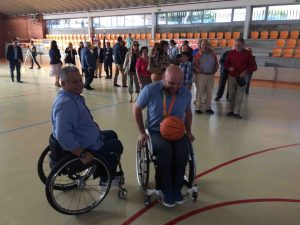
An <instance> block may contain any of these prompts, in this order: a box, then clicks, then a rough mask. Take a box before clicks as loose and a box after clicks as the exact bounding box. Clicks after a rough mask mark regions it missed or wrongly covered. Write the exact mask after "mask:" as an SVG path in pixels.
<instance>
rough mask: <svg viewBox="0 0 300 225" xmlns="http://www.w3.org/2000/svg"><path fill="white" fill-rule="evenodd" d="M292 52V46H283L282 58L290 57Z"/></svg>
mask: <svg viewBox="0 0 300 225" xmlns="http://www.w3.org/2000/svg"><path fill="white" fill-rule="evenodd" d="M293 54H294V49H293V48H285V49H283V57H284V58H292V57H293Z"/></svg>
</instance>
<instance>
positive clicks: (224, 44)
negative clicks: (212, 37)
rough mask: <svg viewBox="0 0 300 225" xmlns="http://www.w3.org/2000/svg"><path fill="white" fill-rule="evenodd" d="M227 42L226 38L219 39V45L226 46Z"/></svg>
mask: <svg viewBox="0 0 300 225" xmlns="http://www.w3.org/2000/svg"><path fill="white" fill-rule="evenodd" d="M226 43H227V40H226V39H221V40H219V47H226Z"/></svg>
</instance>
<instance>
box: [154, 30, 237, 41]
mask: <svg viewBox="0 0 300 225" xmlns="http://www.w3.org/2000/svg"><path fill="white" fill-rule="evenodd" d="M240 36H241V32H217V33H216V32H201V33H200V32H199V33H170V32H169V33H156V34H155V39H156V40H160V39H180V38H183V39H184V38H186V39H200V38H201V39H207V38H209V39H215V38H217V39H223V38H225V39H232V38H233V39H237V38H239V37H240Z"/></svg>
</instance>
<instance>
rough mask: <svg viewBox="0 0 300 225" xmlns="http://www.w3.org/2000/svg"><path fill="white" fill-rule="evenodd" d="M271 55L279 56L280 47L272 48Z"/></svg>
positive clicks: (280, 52) (280, 54) (280, 53)
mask: <svg viewBox="0 0 300 225" xmlns="http://www.w3.org/2000/svg"><path fill="white" fill-rule="evenodd" d="M272 56H273V57H281V56H282V48H274V49H273V55H272Z"/></svg>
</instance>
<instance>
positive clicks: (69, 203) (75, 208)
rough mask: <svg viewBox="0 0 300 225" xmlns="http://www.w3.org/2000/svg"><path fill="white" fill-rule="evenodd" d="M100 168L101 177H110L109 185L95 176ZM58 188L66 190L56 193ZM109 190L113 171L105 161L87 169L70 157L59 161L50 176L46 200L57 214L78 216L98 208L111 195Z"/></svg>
mask: <svg viewBox="0 0 300 225" xmlns="http://www.w3.org/2000/svg"><path fill="white" fill-rule="evenodd" d="M74 165H76V166H74ZM78 166H79V168H80V169H78ZM100 167H101V175H102V176H104V174H105V176H106V177H107V181H106V182H103V181H101V178H100V177H99V176H98V175H96V174H97V172H96V171H97V169H98V168H100ZM74 168H75V169H74ZM69 184H72V185H69ZM57 186H60V187H65V189H64V191H60V190H57V188H56V187H57ZM110 186H111V169H110V166H109V164H108V163H107V162H106V161H105V159H103V158H101V157H98V156H97V157H94V159H93V161H92V163H90V164H89V165H88V166H84V165H83V164H82V163H81V161H80V159H79V158H76V157H74V156H68V157H66V158H64V159H63V160H61V161H59V162H58V163H57V164H56V165H55V167H54V168H53V169H52V171H51V172H50V174H49V177H48V179H47V182H46V197H47V200H48V202H49V204H50V205H51V206H52V207H53V208H54V209H55V210H56V211H58V212H60V213H63V214H67V215H77V214H81V213H85V212H88V211H90V210H92V209H93V208H95V207H96V206H97V205H99V204H100V203H101V202H102V201H103V199H104V198H105V197H106V195H107V193H108V192H109V189H110Z"/></svg>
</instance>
